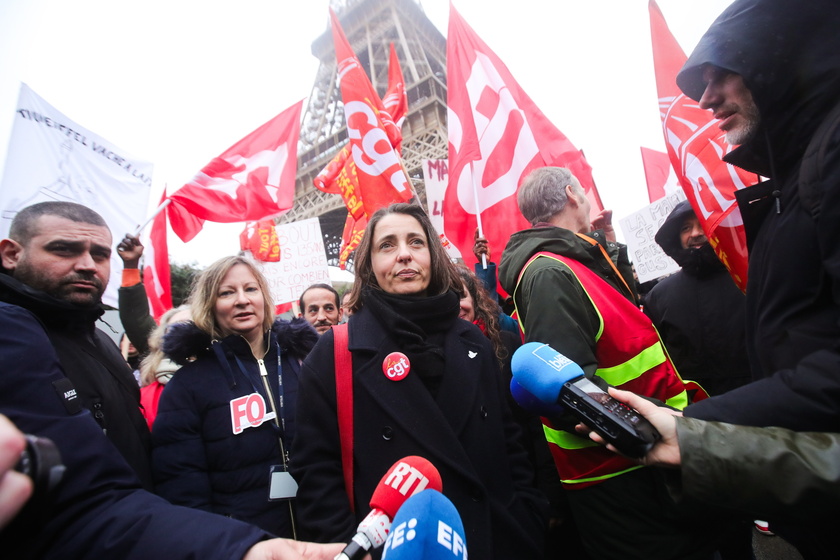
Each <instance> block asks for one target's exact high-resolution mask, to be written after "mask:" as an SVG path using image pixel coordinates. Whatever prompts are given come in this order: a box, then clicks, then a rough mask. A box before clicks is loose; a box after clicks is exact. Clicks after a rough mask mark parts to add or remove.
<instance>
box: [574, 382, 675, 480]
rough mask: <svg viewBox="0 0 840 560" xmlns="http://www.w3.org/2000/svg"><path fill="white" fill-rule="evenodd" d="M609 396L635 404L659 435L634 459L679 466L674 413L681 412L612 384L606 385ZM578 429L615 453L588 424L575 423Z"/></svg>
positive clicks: (659, 464)
mask: <svg viewBox="0 0 840 560" xmlns="http://www.w3.org/2000/svg"><path fill="white" fill-rule="evenodd" d="M609 392H610V396H612V397H613V398H614V399H616V400H618V401H621V402H623V403H624V404H626V405H628V406H631V407H633V408H635V409H636V410H638V411H639V413H641V415H642V416H644V417H645V418H647V419H648V421H649V422H650V423H651V424H653V427H654V428H656V430H657V431H658V432H659V435H661V436H662V439H661V440H659V441H658V442H657V443H656V444H655V445H654V446H653V448H651V450H650V451H648V453H647V455H645V456H644V457H642V458H641V459H634V460H635V461H637V462H639V463H641V464H642V465H655V466H661V467H679V466H680V464H681V462H682V458H681V455H680V444H679V441H678V440H677V421H676V420H675V418H674V417H675V416H682V413H681V412H678V411H676V410H672V409H670V408H665V407H662V406H656V405H655V404H653V403H652V402H650V401H648V400H646V399H643V398H642V397H640V396H639V395H636V394H635V393H631V392H629V391H622V390H620V389H616V388H615V387H610V388H609ZM576 429H577V431H578V433H582V434H587V435H589V439H591V440H592V441H595V442H597V443H600V444H601V445H606V446H607V449H609V450H610V451H612V452H613V453H618V450H617V449H616V448H615V447H613V446H612V445H610V444H608V443H607V442H606V441H604V438H602V437H601V436H599V435H598V434H596V433H595V432H593V431H592V430H591V429H590V428H589V427H588V426H586V425H584V424H578V425H577V427H576Z"/></svg>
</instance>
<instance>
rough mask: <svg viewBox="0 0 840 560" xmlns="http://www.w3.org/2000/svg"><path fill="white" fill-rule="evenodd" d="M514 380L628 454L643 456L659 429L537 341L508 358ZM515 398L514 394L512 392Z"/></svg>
mask: <svg viewBox="0 0 840 560" xmlns="http://www.w3.org/2000/svg"><path fill="white" fill-rule="evenodd" d="M511 369H512V370H513V378H514V380H515V381H516V382H517V383H518V384H519V385H520V386H521V387H522V388H523V389H524V390H525V391H527V392H528V393H530V394H531V395H533V396H534V397H536V398H537V399H538V400H540V401H542V402H543V403H546V404H550V405H556V404H558V403H559V404H561V405H562V406H563V407H565V408H566V409H567V410H568V412H569V413H570V414H572V415H573V416H574V417H575V418H577V419H578V420H579V421H581V422H583V423H584V424H586V425H587V426H589V427H590V428H592V429H593V430H594V431H595V432H596V433H598V435H600V436H601V437H602V438H604V440H606V441H607V442H608V443H611V444H612V445H613V446H614V447H615V448H616V449H618V450H619V451H620V452H621V453H623V454H624V455H627V456H628V457H642V456H644V455H645V454H646V453H647V452H648V451H649V450H650V448H651V447H653V445H654V444H655V443H656V442H657V441H658V440H659V439H660V435H659V432H657V431H656V428H654V427H653V425H652V424H651V423H650V422H648V420H647V419H646V418H645V417H643V416H642V415H641V414H639V412H638V411H636V410H635V409H633V408H631V407H629V406H627V405H626V404H624V403H623V402H620V401H617V400H616V399H614V398H612V397H611V396H610V395H609V393H607V392H606V391H604V390H603V389H601V388H600V387H598V386H597V385H595V384H594V383H592V382H591V381H590V380H589V379H587V378H586V377H585V376H584V375H583V370H582V369H581V368H580V366H579V365H577V364H576V363H574V362H573V361H571V360H570V359H568V358H567V357H566V356H564V355H563V354H561V353H559V352H558V351H557V350H555V349H554V348H552V347H551V346H549V345H548V344H541V343H539V342H529V343H527V344H523V345H522V346H520V347H519V348H518V349H517V350H516V352H514V354H513V358H512V360H511ZM514 398H516V395H514Z"/></svg>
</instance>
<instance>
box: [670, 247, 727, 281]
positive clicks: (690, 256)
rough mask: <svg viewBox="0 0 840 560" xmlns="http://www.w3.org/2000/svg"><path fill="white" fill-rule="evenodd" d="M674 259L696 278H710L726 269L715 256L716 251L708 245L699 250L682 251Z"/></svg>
mask: <svg viewBox="0 0 840 560" xmlns="http://www.w3.org/2000/svg"><path fill="white" fill-rule="evenodd" d="M672 258H673V259H674V260H675V261H677V264H679V265H680V266H681V267H682V269H683V271H684V272H685V273H686V274H688V275H689V276H694V277H696V278H700V279H703V278H708V277H709V276H712V275H715V274H717V273H719V272H720V271H722V270H726V267H725V266H724V264H723V263H722V262H720V259H719V258H718V257H717V255H716V254H715V250H714V249H712V246H711V245H710V244H708V243H706V244H704V245H703V246H701V247H700V248H698V249H680V250H679V251H678V252H676V253H675V254H674V255H673V256H672Z"/></svg>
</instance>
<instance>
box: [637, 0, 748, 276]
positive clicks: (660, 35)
mask: <svg viewBox="0 0 840 560" xmlns="http://www.w3.org/2000/svg"><path fill="white" fill-rule="evenodd" d="M648 7H649V10H650V33H651V40H652V43H653V64H654V69H655V71H656V89H657V92H658V94H659V113H660V115H661V116H662V129H663V132H664V134H665V144H666V145H667V146H668V156H669V157H670V158H671V165H672V166H673V168H674V170H675V171H676V173H677V178H678V179H679V181H680V184H681V185H682V188H683V190H684V191H685V195H686V198H688V200H689V201H690V202H691V207H692V208H694V213H695V214H697V217H698V219H699V220H700V223H701V224H702V226H703V231H705V232H706V237H708V239H709V243H710V244H711V245H712V247H713V248H714V250H715V253H716V254H717V256H718V258H719V259H720V260H721V262H723V264H724V265H725V266H726V268H727V269H728V270H729V273H730V274H731V275H732V279H733V280H734V281H735V284H736V285H737V286H738V287H739V288H740V289H741V290H744V289H745V288H746V285H747V243H746V236H745V233H744V223H743V221H742V220H741V213H740V211H739V210H738V205H737V204H736V202H735V191H736V190H738V189H742V188H744V187H747V186H749V185H752V184H753V183H755V182H756V180H757V178H756V176H755V175H753V174H751V173H748V172H746V171H744V170H743V169H739V168H737V167H734V166H732V165H729V164H727V163H725V162H724V161H722V160H721V158H722V157H723V156H724V155H726V154H727V153H729V152H730V151H732V148H733V147H732V146H731V145H729V144H727V143H726V141H725V140H724V134H723V132H722V131H721V130H720V129H719V128H718V127H717V123H716V121H715V119H714V117H713V116H712V113H711V112H710V111H707V110H704V109H701V108H700V106H699V105H698V103H697V102H696V101H694V100H692V99H690V98H689V97H686V96H685V95H684V94H683V93H682V92H681V91H680V89H679V88H678V87H677V73H678V72H679V70H680V68H682V66H683V64H685V61H686V56H685V53H684V52H683V50H682V49H681V48H680V46H679V44H678V43H677V41H676V39H674V36H673V35H672V34H671V32H670V30H669V29H668V25H667V24H666V23H665V18H664V17H663V16H662V12H661V11H660V10H659V6H657V5H656V2H655V1H654V0H650V3H649V5H648Z"/></svg>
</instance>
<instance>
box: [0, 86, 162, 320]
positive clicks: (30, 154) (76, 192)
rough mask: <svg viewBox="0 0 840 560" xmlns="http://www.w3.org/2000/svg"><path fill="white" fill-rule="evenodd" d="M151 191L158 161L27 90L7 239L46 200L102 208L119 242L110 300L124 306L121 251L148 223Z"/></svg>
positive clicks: (7, 203) (4, 215)
mask: <svg viewBox="0 0 840 560" xmlns="http://www.w3.org/2000/svg"><path fill="white" fill-rule="evenodd" d="M114 118H119V115H114ZM151 186H152V164H151V163H149V162H146V161H142V160H138V159H135V158H133V157H131V156H130V155H128V154H127V153H125V152H124V151H123V150H120V149H119V148H117V147H116V146H114V145H113V144H112V143H110V142H108V141H107V140H105V139H103V138H102V137H100V136H98V135H96V134H94V133H93V132H91V131H89V130H87V129H85V128H84V127H82V126H80V125H78V124H77V123H75V122H74V121H72V120H70V119H69V118H67V117H66V116H64V115H63V114H62V113H61V112H59V111H58V110H57V109H55V108H54V107H53V106H51V105H50V104H49V103H47V102H46V101H45V100H44V99H42V98H41V97H40V96H39V95H38V94H36V93H35V92H34V91H32V90H31V89H30V88H29V87H28V86H27V85H26V84H21V86H20V96H19V97H18V104H17V109H16V110H15V120H14V125H13V127H12V135H11V138H10V139H9V151H8V155H7V157H6V167H5V172H4V173H3V181H2V183H0V238H3V237H6V235H7V234H8V232H9V226H10V225H11V223H12V219H14V217H15V215H16V214H17V212H18V211H19V210H21V209H23V208H25V207H27V206H31V205H32V204H36V203H38V202H46V201H53V200H54V201H68V202H76V203H78V204H82V205H84V206H87V207H89V208H91V209H93V210H95V211H96V212H98V213H99V214H100V215H101V216H102V217H103V218H104V219H105V222H106V223H107V224H108V227H109V228H110V230H111V235H112V236H113V245H112V247H111V249H112V253H111V282H110V283H109V284H108V289H107V290H106V292H105V295H104V296H103V301H104V302H105V303H106V304H108V305H111V306H113V307H116V305H117V288H119V286H120V281H121V271H122V260H120V258H119V256H118V255H117V251H116V245H117V243H118V242H119V240H120V239H122V237H123V235H125V234H126V233H129V232H134V230H135V229H137V226H138V225H139V224H141V223H143V222H144V221H145V219H146V209H147V207H148V201H149V194H150V189H151Z"/></svg>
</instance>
